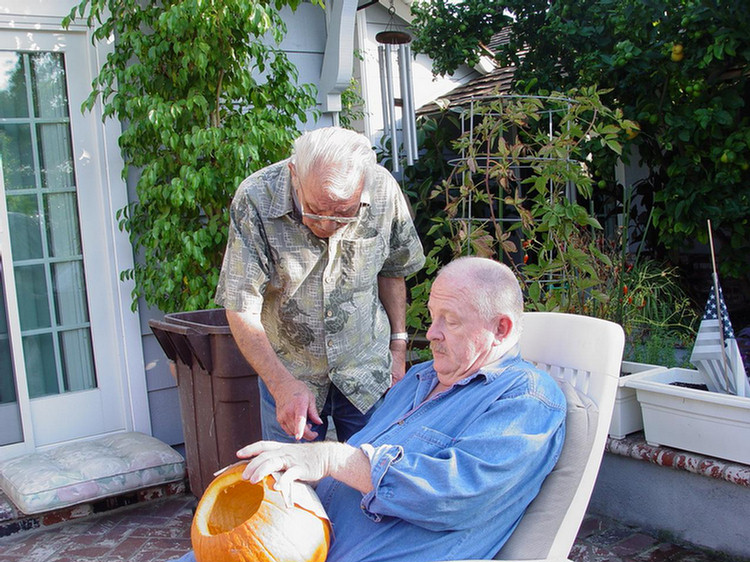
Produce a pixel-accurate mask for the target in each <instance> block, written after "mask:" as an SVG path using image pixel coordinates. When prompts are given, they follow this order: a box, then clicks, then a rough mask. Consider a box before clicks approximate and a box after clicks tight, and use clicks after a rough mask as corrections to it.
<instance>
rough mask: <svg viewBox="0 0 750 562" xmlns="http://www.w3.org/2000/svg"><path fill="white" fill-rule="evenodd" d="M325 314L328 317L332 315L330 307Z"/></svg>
mask: <svg viewBox="0 0 750 562" xmlns="http://www.w3.org/2000/svg"><path fill="white" fill-rule="evenodd" d="M326 316H328V318H330V317H331V316H333V311H332V310H331V309H330V308H329V309H328V310H327V311H326Z"/></svg>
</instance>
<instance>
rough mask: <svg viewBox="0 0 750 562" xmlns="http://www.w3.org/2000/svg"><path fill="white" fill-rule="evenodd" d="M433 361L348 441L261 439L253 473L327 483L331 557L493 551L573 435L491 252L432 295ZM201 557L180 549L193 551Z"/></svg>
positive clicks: (517, 294) (459, 263)
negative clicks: (526, 341)
mask: <svg viewBox="0 0 750 562" xmlns="http://www.w3.org/2000/svg"><path fill="white" fill-rule="evenodd" d="M428 306H429V310H430V316H431V318H432V325H431V327H430V329H429V331H428V332H427V337H428V338H429V340H430V346H431V349H432V352H433V355H434V359H433V360H432V361H428V362H426V363H422V364H420V365H417V366H415V367H413V368H412V369H410V370H409V372H408V373H407V374H406V377H405V378H404V380H403V381H401V382H400V383H399V384H398V385H396V386H395V387H394V388H393V389H392V390H391V391H390V392H389V393H388V394H387V395H386V397H385V400H384V402H383V404H382V406H381V407H379V408H378V409H377V410H376V411H375V412H374V413H373V415H372V417H371V418H370V421H369V422H368V424H367V425H366V426H365V428H364V429H363V430H362V431H360V432H358V433H357V434H355V435H354V436H352V438H351V439H350V440H349V441H348V442H347V443H335V442H325V443H306V444H284V443H273V442H267V441H260V442H258V443H254V444H252V445H248V446H247V447H245V448H243V449H241V450H240V451H238V453H237V455H238V456H239V457H241V458H250V459H251V460H250V462H249V464H248V466H247V467H246V468H245V470H244V473H243V476H244V477H245V478H248V479H249V480H250V481H252V482H257V481H259V480H260V479H262V478H263V477H264V476H266V475H267V474H271V473H273V472H282V473H283V474H282V476H281V478H280V479H279V481H278V482H277V484H278V486H279V487H280V488H281V489H282V491H286V492H287V493H288V490H285V489H286V488H287V487H288V486H289V485H290V483H291V481H293V480H302V481H307V482H319V483H318V485H317V488H316V492H317V494H318V496H319V497H320V500H321V502H322V503H323V506H324V507H325V509H326V511H327V513H328V516H329V518H330V520H331V522H332V523H333V530H334V538H333V542H332V544H331V549H330V551H329V554H328V559H327V561H328V562H376V561H378V562H379V561H383V562H385V561H389V562H395V561H407V560H408V561H409V562H421V561H424V562H427V561H434V560H455V559H488V558H491V557H492V556H494V555H495V554H496V553H497V552H498V551H499V549H500V547H501V546H502V545H503V544H504V543H505V541H506V540H507V539H508V537H509V536H510V534H511V532H512V531H513V530H514V529H515V527H516V525H517V524H518V522H519V520H520V519H521V516H522V515H523V513H524V511H525V510H526V507H527V506H528V505H529V503H530V502H531V500H532V499H533V498H534V497H535V496H536V495H537V493H538V492H539V488H540V487H541V484H542V482H543V480H544V479H545V477H546V476H547V474H548V473H549V472H550V471H551V470H552V468H553V467H554V465H555V463H556V462H557V459H558V457H559V455H560V451H561V449H562V445H563V440H564V437H565V397H564V396H563V393H562V391H561V390H560V388H559V387H558V385H557V383H555V381H554V380H553V379H552V378H551V377H550V376H549V375H548V374H547V373H544V372H542V371H540V370H538V369H537V368H536V367H534V366H533V365H531V364H530V363H528V362H526V361H524V360H523V359H521V358H520V357H519V355H518V340H519V335H520V332H521V325H520V321H521V314H522V297H521V290H520V288H519V286H518V282H517V281H516V279H515V276H514V275H513V273H512V271H511V270H510V269H509V268H508V267H506V266H504V265H502V264H499V263H497V262H494V261H492V260H488V259H483V258H461V259H458V260H456V261H454V262H452V263H450V264H449V265H447V266H446V267H445V268H443V269H442V271H441V272H440V274H439V275H438V277H437V279H436V280H435V282H434V283H433V285H432V290H431V292H430V299H429V303H428ZM191 556H192V555H191V554H188V555H186V556H185V557H183V559H182V560H185V561H188V560H191V559H192V558H191Z"/></svg>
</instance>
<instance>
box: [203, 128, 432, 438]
mask: <svg viewBox="0 0 750 562" xmlns="http://www.w3.org/2000/svg"><path fill="white" fill-rule="evenodd" d="M423 264H424V254H423V251H422V246H421V244H420V242H419V238H418V236H417V233H416V230H415V229H414V225H413V223H412V220H411V216H410V214H409V210H408V207H407V204H406V201H405V199H404V197H403V194H402V193H401V190H400V189H399V187H398V184H397V183H396V181H395V180H394V179H393V177H392V176H391V175H390V174H389V173H388V172H387V171H386V170H385V169H384V168H382V167H381V166H378V165H377V164H376V160H375V153H374V152H373V150H372V147H371V145H370V142H369V141H368V139H367V138H366V137H364V136H362V135H360V134H357V133H355V132H353V131H348V130H346V129H340V128H337V127H330V128H324V129H317V130H314V131H311V132H308V133H306V134H304V135H302V136H301V137H300V138H298V139H297V140H296V141H295V144H294V152H293V155H292V157H291V158H290V159H288V160H284V161H282V162H278V163H276V164H273V165H271V166H268V167H266V168H264V169H262V170H260V171H258V172H256V173H254V174H253V175H251V176H250V177H248V178H247V179H246V180H245V181H244V182H242V184H241V185H240V186H239V188H238V190H237V193H236V195H235V197H234V201H233V202H232V208H231V223H230V228H229V240H228V243H227V250H226V254H225V255H224V263H223V266H222V271H221V276H220V279H219V285H218V289H217V294H216V302H217V303H219V304H220V305H222V306H224V307H225V308H226V309H227V319H228V322H229V326H230V329H231V331H232V334H233V335H234V337H235V340H236V341H237V344H238V347H239V348H240V350H241V351H242V354H243V355H244V356H245V358H246V359H247V360H248V362H249V363H250V365H252V367H253V368H254V369H255V371H256V372H257V373H258V375H259V385H260V395H261V423H262V430H263V438H264V439H272V440H276V441H291V440H299V439H303V438H304V439H306V440H312V439H323V438H325V435H326V430H327V420H328V415H329V414H330V416H331V417H332V418H333V421H334V424H335V426H336V432H337V436H338V437H339V438H340V439H341V440H345V439H346V438H348V437H349V436H350V435H351V434H353V433H354V432H355V431H357V430H359V429H360V428H361V427H362V426H364V424H365V422H366V421H367V419H368V417H369V415H370V413H371V412H372V409H373V407H374V406H375V405H376V403H378V401H379V400H380V399H381V397H382V396H383V394H384V393H385V391H386V390H387V389H388V388H389V387H390V386H391V385H392V384H393V383H395V382H397V381H398V380H399V379H401V378H402V377H403V375H404V370H405V360H406V344H407V341H406V339H407V338H406V333H405V322H406V319H405V311H406V287H405V283H404V277H405V276H407V275H409V274H411V273H413V272H415V271H418V270H419V269H420V268H421V267H422V265H423Z"/></svg>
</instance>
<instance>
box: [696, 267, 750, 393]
mask: <svg viewBox="0 0 750 562" xmlns="http://www.w3.org/2000/svg"><path fill="white" fill-rule="evenodd" d="M716 287H717V288H718V293H719V302H718V304H717V302H716V292H717V291H715V290H714V288H713V287H712V288H711V291H710V292H709V296H708V302H707V303H706V310H705V311H704V313H703V319H702V320H701V324H700V326H699V328H698V335H697V336H696V338H695V345H694V346H693V352H692V354H691V355H690V362H691V363H692V364H693V365H695V366H696V367H697V368H698V370H699V371H701V372H703V373H704V374H705V375H706V376H707V377H708V379H709V380H710V381H712V382H713V384H714V386H715V387H716V388H715V390H717V391H719V392H724V393H727V394H736V395H738V396H748V395H750V383H748V380H747V376H746V374H745V367H744V364H743V363H742V356H741V355H740V348H739V346H738V345H737V340H736V339H735V337H734V330H733V329H732V323H731V322H730V321H729V312H728V311H727V305H726V304H725V302H724V294H723V293H722V291H721V286H720V285H719V283H718V280H717V281H716ZM720 328H721V329H720ZM722 331H723V336H724V341H723V342H722ZM722 348H723V350H724V352H723V353H722ZM725 365H726V370H725ZM712 390H713V389H712Z"/></svg>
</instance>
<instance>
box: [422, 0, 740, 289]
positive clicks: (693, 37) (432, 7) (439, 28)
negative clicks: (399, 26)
mask: <svg viewBox="0 0 750 562" xmlns="http://www.w3.org/2000/svg"><path fill="white" fill-rule="evenodd" d="M413 12H414V14H415V27H416V29H417V39H416V41H415V42H414V47H415V49H417V50H420V51H422V52H425V53H427V54H429V55H430V56H431V57H433V59H434V60H435V63H434V68H433V69H434V70H435V71H436V72H438V73H441V74H445V73H450V72H453V71H454V70H455V69H456V68H458V65H460V64H462V63H469V64H471V63H474V62H476V61H477V60H478V58H479V56H480V54H487V53H488V51H487V50H486V49H484V48H483V45H486V44H488V42H489V38H490V37H491V36H492V35H493V33H495V32H498V31H500V30H501V29H503V28H507V29H508V30H509V32H508V36H507V43H506V44H505V45H501V46H500V47H498V50H499V54H498V58H499V59H500V62H501V63H503V64H515V65H517V67H518V71H517V73H516V78H517V83H516V88H517V89H518V90H520V91H526V92H533V91H540V90H547V91H549V90H564V89H566V88H568V87H571V86H578V87H580V86H590V85H598V86H599V87H600V88H603V89H606V90H610V91H609V93H608V94H607V95H606V96H605V98H604V100H605V102H606V103H607V104H608V105H609V106H611V107H619V108H621V109H622V111H623V113H624V115H625V117H626V118H628V119H630V120H632V121H634V122H636V123H638V125H639V127H638V128H633V129H632V130H630V131H625V132H624V137H625V139H624V140H625V141H626V142H630V143H634V144H635V145H637V147H638V152H639V154H640V157H641V158H642V159H643V164H644V165H645V166H646V167H648V169H649V170H650V177H649V178H648V181H647V183H646V187H647V189H645V190H644V195H645V196H646V197H647V203H649V204H653V206H654V217H653V218H654V224H655V226H656V228H655V229H653V230H652V232H653V233H654V238H653V242H654V244H657V245H658V246H659V247H661V248H663V249H667V250H669V249H677V250H678V249H681V248H684V247H689V246H690V245H692V244H693V242H694V240H696V239H698V240H700V241H703V242H705V241H707V231H706V219H711V221H712V226H713V228H714V231H715V232H714V236H715V238H716V239H717V240H718V242H719V246H720V256H719V263H720V268H721V270H722V273H723V275H732V276H735V277H738V278H739V277H744V276H747V275H748V270H749V268H748V255H750V223H749V222H748V221H750V108H748V104H747V100H748V99H750V35H749V34H748V33H747V29H749V28H750V4H748V3H747V2H736V1H734V0H658V1H657V0H550V1H547V0H544V1H542V0H505V1H502V0H501V1H498V2H495V1H494V0H459V1H457V0H431V1H430V2H420V3H417V4H416V5H415V7H414V8H413ZM462 25H463V26H464V28H465V29H464V31H461V26H462ZM459 43H460V45H459ZM600 173H601V174H602V177H604V179H605V180H608V182H609V183H611V182H612V180H613V178H611V171H607V170H605V169H602V170H600ZM607 174H609V177H607Z"/></svg>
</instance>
